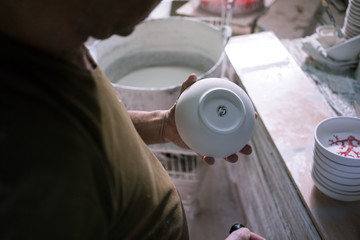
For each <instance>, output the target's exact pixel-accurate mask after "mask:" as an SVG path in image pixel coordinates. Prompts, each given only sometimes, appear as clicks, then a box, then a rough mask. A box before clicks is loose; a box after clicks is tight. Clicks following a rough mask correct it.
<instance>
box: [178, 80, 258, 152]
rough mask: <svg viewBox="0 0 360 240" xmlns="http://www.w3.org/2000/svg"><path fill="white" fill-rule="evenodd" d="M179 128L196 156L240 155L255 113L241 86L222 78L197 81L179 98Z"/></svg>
mask: <svg viewBox="0 0 360 240" xmlns="http://www.w3.org/2000/svg"><path fill="white" fill-rule="evenodd" d="M175 121H176V127H177V129H178V131H179V134H180V136H181V138H182V139H183V140H184V142H185V143H186V144H187V145H188V146H189V147H190V148H191V149H192V150H193V151H195V152H197V153H199V154H201V155H204V156H209V157H214V158H220V157H227V156H229V155H231V154H234V153H237V152H238V151H239V150H241V149H242V148H243V147H244V146H245V145H246V143H247V142H248V141H249V139H250V137H251V135H252V132H253V129H254V121H255V112H254V108H253V106H252V103H251V101H250V99H249V97H248V96H247V94H246V93H245V92H244V90H242V89H241V88H240V87H239V86H238V85H236V84H235V83H233V82H230V81H229V80H225V79H221V78H207V79H203V80H200V81H197V82H196V83H194V84H193V85H192V86H190V87H189V88H187V89H186V90H185V91H184V92H183V93H182V94H181V96H180V97H179V99H178V102H177V105H176V110H175Z"/></svg>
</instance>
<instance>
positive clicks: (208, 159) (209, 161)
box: [200, 155, 215, 165]
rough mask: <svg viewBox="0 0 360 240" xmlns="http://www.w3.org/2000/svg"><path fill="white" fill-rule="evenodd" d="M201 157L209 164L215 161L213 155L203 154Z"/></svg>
mask: <svg viewBox="0 0 360 240" xmlns="http://www.w3.org/2000/svg"><path fill="white" fill-rule="evenodd" d="M200 157H201V158H202V159H203V160H204V162H206V163H207V164H208V165H214V163H215V159H214V158H213V157H206V156H202V155H200Z"/></svg>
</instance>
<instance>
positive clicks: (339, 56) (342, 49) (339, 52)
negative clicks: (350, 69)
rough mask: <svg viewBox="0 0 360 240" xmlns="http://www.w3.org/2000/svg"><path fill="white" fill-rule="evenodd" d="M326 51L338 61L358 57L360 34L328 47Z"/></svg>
mask: <svg viewBox="0 0 360 240" xmlns="http://www.w3.org/2000/svg"><path fill="white" fill-rule="evenodd" d="M350 28H351V27H350ZM359 32H360V30H359ZM325 51H326V54H327V55H328V56H329V57H330V58H332V59H334V60H337V61H349V60H354V59H357V58H358V55H359V53H360V35H358V36H356V37H353V38H350V39H348V40H346V41H345V42H342V43H339V44H337V45H335V46H332V47H330V48H327V49H326V50H325Z"/></svg>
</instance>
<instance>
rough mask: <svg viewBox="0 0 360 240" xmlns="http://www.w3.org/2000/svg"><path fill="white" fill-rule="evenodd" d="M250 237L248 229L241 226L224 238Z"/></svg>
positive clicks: (241, 238)
mask: <svg viewBox="0 0 360 240" xmlns="http://www.w3.org/2000/svg"><path fill="white" fill-rule="evenodd" d="M250 237H251V233H250V230H249V229H248V228H246V227H242V228H240V229H238V230H236V231H234V232H232V233H231V234H230V235H229V236H228V237H227V238H226V239H225V240H249V239H251V238H250ZM255 240H256V239H255Z"/></svg>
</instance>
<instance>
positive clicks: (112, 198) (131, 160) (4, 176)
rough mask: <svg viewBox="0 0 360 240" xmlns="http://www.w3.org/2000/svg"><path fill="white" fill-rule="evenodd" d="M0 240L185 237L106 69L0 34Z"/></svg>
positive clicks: (157, 167) (180, 215) (171, 195)
mask: <svg viewBox="0 0 360 240" xmlns="http://www.w3.org/2000/svg"><path fill="white" fill-rule="evenodd" d="M0 56H1V57H0V239H49V240H50V239H62V240H64V239H76V240H79V239H96V240H101V239H188V229H187V225H186V218H185V215H184V211H183V207H182V205H181V200H180V197H179V195H178V193H177V191H176V188H175V186H174V185H173V183H172V181H171V179H170V178H169V176H168V174H167V172H166V171H165V169H164V168H163V166H162V165H161V164H160V162H159V161H158V160H157V159H156V158H155V157H154V155H153V154H152V152H151V151H150V150H149V149H148V147H147V146H146V144H145V143H144V142H143V141H142V139H141V138H140V136H139V135H138V134H137V132H136V129H135V128H134V126H133V124H132V122H131V119H130V117H129V115H128V113H127V111H126V109H125V107H124V106H123V105H122V104H121V103H120V102H119V101H118V99H117V97H116V92H115V91H114V90H113V88H112V86H111V84H110V82H109V81H108V80H107V79H106V77H105V76H104V75H103V73H102V72H101V71H100V70H99V69H98V68H96V69H95V70H94V71H87V70H83V69H79V68H77V67H75V66H73V65H71V64H68V63H66V62H64V61H62V60H60V59H56V58H54V57H51V56H49V55H46V54H44V53H42V52H40V51H37V50H34V49H32V48H30V47H28V46H26V45H23V44H21V43H18V42H15V41H13V40H11V39H9V38H7V37H6V36H2V35H0Z"/></svg>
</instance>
